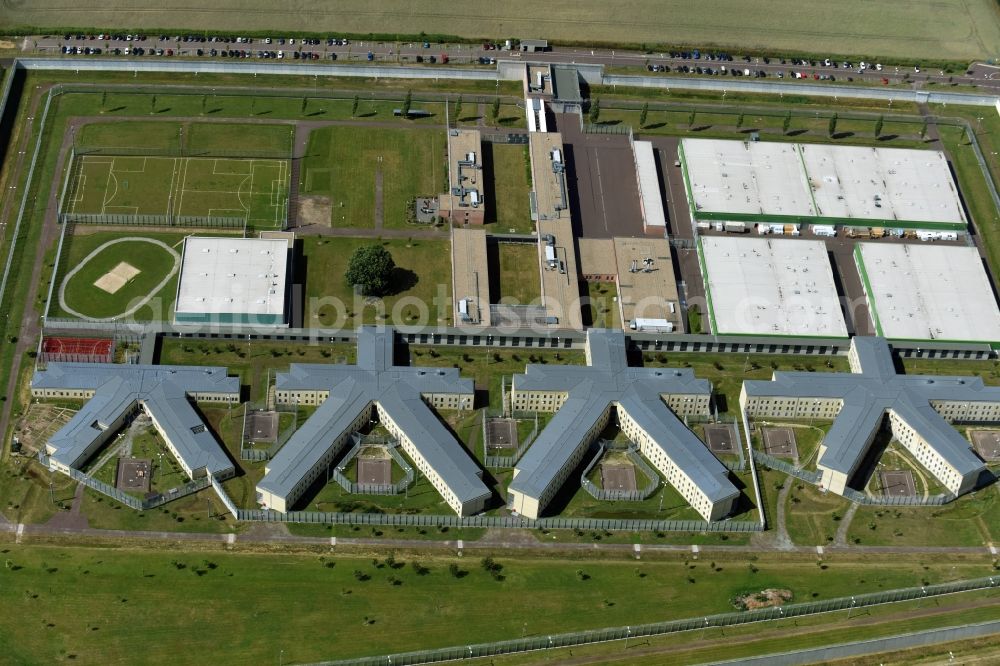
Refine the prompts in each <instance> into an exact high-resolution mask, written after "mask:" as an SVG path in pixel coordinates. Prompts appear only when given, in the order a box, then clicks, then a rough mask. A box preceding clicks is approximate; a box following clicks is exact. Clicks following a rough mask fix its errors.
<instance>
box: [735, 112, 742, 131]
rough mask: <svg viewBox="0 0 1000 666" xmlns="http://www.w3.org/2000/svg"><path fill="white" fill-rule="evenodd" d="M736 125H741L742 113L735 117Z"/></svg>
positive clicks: (738, 126)
mask: <svg viewBox="0 0 1000 666" xmlns="http://www.w3.org/2000/svg"><path fill="white" fill-rule="evenodd" d="M736 127H737V128H740V127H743V114H742V113H741V114H740V115H739V116H737V117H736Z"/></svg>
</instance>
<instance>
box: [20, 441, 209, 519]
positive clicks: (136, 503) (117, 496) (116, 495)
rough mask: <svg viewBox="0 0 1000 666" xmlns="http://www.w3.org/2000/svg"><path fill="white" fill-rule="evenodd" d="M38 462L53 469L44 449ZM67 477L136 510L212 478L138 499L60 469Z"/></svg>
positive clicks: (191, 489) (77, 472) (202, 486)
mask: <svg viewBox="0 0 1000 666" xmlns="http://www.w3.org/2000/svg"><path fill="white" fill-rule="evenodd" d="M38 462H40V463H41V464H43V465H45V466H46V467H47V468H49V469H53V468H52V467H51V466H50V459H49V456H47V455H45V452H44V451H39V452H38ZM59 471H61V472H63V473H64V474H66V476H68V477H69V478H71V479H73V480H74V481H79V482H80V483H82V484H83V485H85V486H87V487H88V488H90V489H91V490H95V491H97V492H99V493H100V494H102V495H104V496H106V497H110V498H111V499H113V500H115V501H118V502H121V503H122V504H124V505H125V506H127V507H129V508H130V509H135V510H136V511H146V510H148V509H155V508H156V507H159V506H163V505H164V504H166V503H167V502H173V501H174V500H178V499H180V498H182V497H187V496H188V495H193V494H195V493H196V492H198V491H200V490H204V489H205V488H208V487H209V486H211V485H212V483H213V481H214V479H213V478H212V477H211V475H206V476H203V477H200V478H197V479H194V480H192V481H188V482H187V483H185V484H184V485H182V486H177V487H175V488H171V489H170V490H168V491H167V492H164V493H156V494H154V495H152V496H150V497H147V498H146V499H142V500H141V499H139V498H138V497H135V496H134V495H129V494H128V493H126V492H123V491H121V490H119V489H118V488H115V487H114V486H112V485H110V484H107V483H104V482H103V481H101V480H100V479H95V478H94V477H92V476H90V475H89V474H87V473H85V472H81V471H80V470H78V469H73V468H72V467H70V468H69V469H68V471H66V470H63V469H60V470H59Z"/></svg>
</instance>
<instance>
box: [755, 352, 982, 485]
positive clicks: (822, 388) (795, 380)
mask: <svg viewBox="0 0 1000 666" xmlns="http://www.w3.org/2000/svg"><path fill="white" fill-rule="evenodd" d="M848 358H849V359H850V363H851V372H850V373H843V372H836V373H832V372H816V373H813V372H775V373H774V374H773V376H772V378H771V381H745V382H743V389H742V391H741V393H740V408H741V409H742V410H743V413H744V414H745V415H746V416H747V417H749V418H771V419H788V420H798V419H832V420H833V427H831V428H830V431H829V432H828V433H827V434H826V437H824V438H823V441H822V442H821V443H820V448H819V457H818V458H817V461H816V468H817V469H818V470H819V471H820V472H821V473H822V481H821V482H822V486H823V488H824V489H826V490H830V491H832V492H835V493H837V494H841V495H842V494H844V492H845V489H846V488H847V487H848V484H849V483H851V482H852V481H854V480H855V479H854V477H855V475H856V473H857V472H858V470H859V468H860V467H861V464H862V462H863V461H864V459H865V456H866V455H867V454H868V451H869V448H870V447H871V445H872V442H873V441H874V439H875V436H876V435H877V434H878V433H879V431H880V430H881V429H882V427H883V424H884V422H885V419H886V417H887V416H888V419H889V426H890V427H891V429H892V434H893V436H894V437H895V438H896V439H897V440H898V441H899V442H900V443H901V444H902V445H903V446H904V447H905V448H906V450H907V451H909V452H910V453H911V454H912V455H913V456H914V457H915V458H916V459H917V460H918V461H919V462H920V464H921V465H923V466H924V468H926V469H927V471H928V472H930V473H931V474H932V475H933V476H934V477H935V478H936V479H937V480H938V481H940V482H941V484H942V485H944V486H945V487H946V488H947V489H948V490H949V491H950V492H951V493H953V494H955V495H961V494H962V493H966V492H969V491H970V490H973V489H974V488H976V486H977V484H978V483H979V482H980V478H981V475H983V474H984V473H985V472H986V466H985V464H984V463H983V461H982V460H981V459H980V458H979V457H978V456H976V454H975V453H973V451H972V449H971V447H970V444H969V442H968V440H966V439H965V437H963V436H962V435H961V434H959V433H958V431H957V430H955V428H953V427H952V426H951V425H950V424H951V423H955V422H961V423H995V422H997V421H1000V388H996V387H987V386H985V385H984V384H983V380H982V379H981V378H979V377H939V376H923V375H900V374H897V373H896V368H895V365H894V364H893V358H892V351H891V349H890V347H889V343H888V342H887V341H886V340H885V339H884V338H871V337H855V338H854V339H853V340H852V341H851V350H850V353H849V355H848Z"/></svg>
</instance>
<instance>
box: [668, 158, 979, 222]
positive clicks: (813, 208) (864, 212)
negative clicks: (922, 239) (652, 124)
mask: <svg viewBox="0 0 1000 666" xmlns="http://www.w3.org/2000/svg"><path fill="white" fill-rule="evenodd" d="M678 157H679V159H680V160H681V166H682V168H683V171H682V173H683V175H684V179H685V186H686V188H687V192H688V204H689V207H690V209H691V215H692V217H693V218H694V219H695V220H697V221H712V220H718V221H736V222H749V223H764V224H767V223H790V224H801V223H805V224H834V225H855V226H866V227H882V228H885V227H889V228H894V229H895V228H900V229H930V230H941V229H948V230H953V231H959V232H960V231H964V230H965V229H966V227H967V225H968V220H967V219H966V217H965V213H964V211H963V209H962V204H961V201H960V199H959V193H958V186H957V185H956V184H955V181H954V179H953V178H952V175H951V170H950V169H949V166H948V160H947V158H946V157H945V155H944V153H942V152H940V151H931V150H914V149H900V148H867V147H858V146H832V145H817V144H795V143H775V142H753V141H749V142H743V141H726V140H715V139H682V140H681V142H680V146H679V148H678Z"/></svg>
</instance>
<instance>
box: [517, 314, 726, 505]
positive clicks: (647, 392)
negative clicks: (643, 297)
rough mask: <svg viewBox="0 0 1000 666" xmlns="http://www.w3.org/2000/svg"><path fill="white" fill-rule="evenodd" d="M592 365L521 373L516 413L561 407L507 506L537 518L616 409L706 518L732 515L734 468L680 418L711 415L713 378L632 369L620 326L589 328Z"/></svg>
mask: <svg viewBox="0 0 1000 666" xmlns="http://www.w3.org/2000/svg"><path fill="white" fill-rule="evenodd" d="M586 351H587V367H581V366H552V365H528V366H527V367H526V368H525V374H523V375H515V376H514V379H513V383H512V387H511V396H510V400H511V406H512V408H513V409H515V410H524V411H542V412H556V415H555V416H554V417H553V418H552V420H551V421H550V422H549V424H548V425H547V426H546V427H545V429H544V430H543V431H542V433H541V434H540V435H539V436H538V439H537V440H535V442H534V443H533V444H532V445H531V447H530V448H529V449H528V451H527V453H525V455H524V457H522V458H521V460H520V461H518V463H517V466H516V467H515V468H514V479H513V481H512V482H511V484H510V487H509V489H508V492H509V498H508V505H509V506H510V507H511V508H512V509H513V510H515V511H517V512H518V513H519V514H521V515H522V516H525V517H527V518H538V517H539V515H540V514H541V513H542V512H543V511H544V510H545V507H546V506H547V505H548V503H549V502H550V501H551V500H552V498H553V497H554V496H555V494H556V493H557V492H558V491H559V488H560V487H562V485H563V483H564V482H565V481H566V479H567V478H568V476H569V475H570V473H571V472H572V471H573V470H574V469H575V468H576V467H577V465H578V464H579V463H580V461H581V460H582V459H583V456H584V455H586V453H587V451H588V450H589V448H590V445H591V444H592V443H593V442H594V441H595V440H596V439H597V438H598V436H599V435H600V434H601V432H602V431H603V430H604V429H605V427H606V426H607V425H608V422H609V421H610V419H611V415H612V411H614V412H615V413H616V414H617V417H618V421H619V424H620V426H621V430H622V432H623V433H624V434H625V435H626V436H627V437H628V438H629V439H630V440H632V441H633V442H635V443H636V444H637V445H638V446H639V451H640V452H642V454H643V455H644V456H645V457H646V458H647V459H648V460H649V461H650V462H652V463H653V465H654V466H655V467H656V468H657V469H658V470H659V471H660V472H661V473H662V474H663V476H664V478H665V479H666V480H667V481H668V482H669V483H670V484H671V485H672V486H674V487H675V488H676V489H677V490H678V491H679V492H680V494H681V495H682V496H683V497H684V499H686V500H687V501H688V503H690V504H691V506H692V507H693V508H694V509H695V510H697V511H698V513H700V514H701V515H702V516H703V517H704V518H705V520H719V519H720V518H724V517H725V516H727V515H729V513H730V512H731V511H732V508H733V505H734V503H735V501H736V499H737V497H738V496H739V491H738V490H737V489H736V487H735V486H734V485H733V484H732V482H730V480H729V476H728V471H727V470H726V468H725V467H724V466H723V465H722V463H720V462H719V460H718V459H716V457H715V456H714V455H712V453H711V452H710V451H709V450H708V448H707V447H706V446H705V445H704V444H703V443H702V442H701V440H699V439H698V437H697V436H695V434H694V433H692V432H691V431H690V430H689V429H688V428H687V426H685V425H684V423H682V422H681V421H680V418H682V417H685V416H688V415H697V416H708V415H709V409H710V408H709V404H710V401H711V395H712V386H711V384H710V383H709V382H707V381H705V380H702V379H696V378H695V376H694V373H693V372H692V371H691V370H678V369H673V368H671V369H666V368H662V369H661V368H633V367H629V366H628V361H627V358H626V355H625V333H624V332H623V331H621V330H609V329H590V330H589V331H587V347H586Z"/></svg>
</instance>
